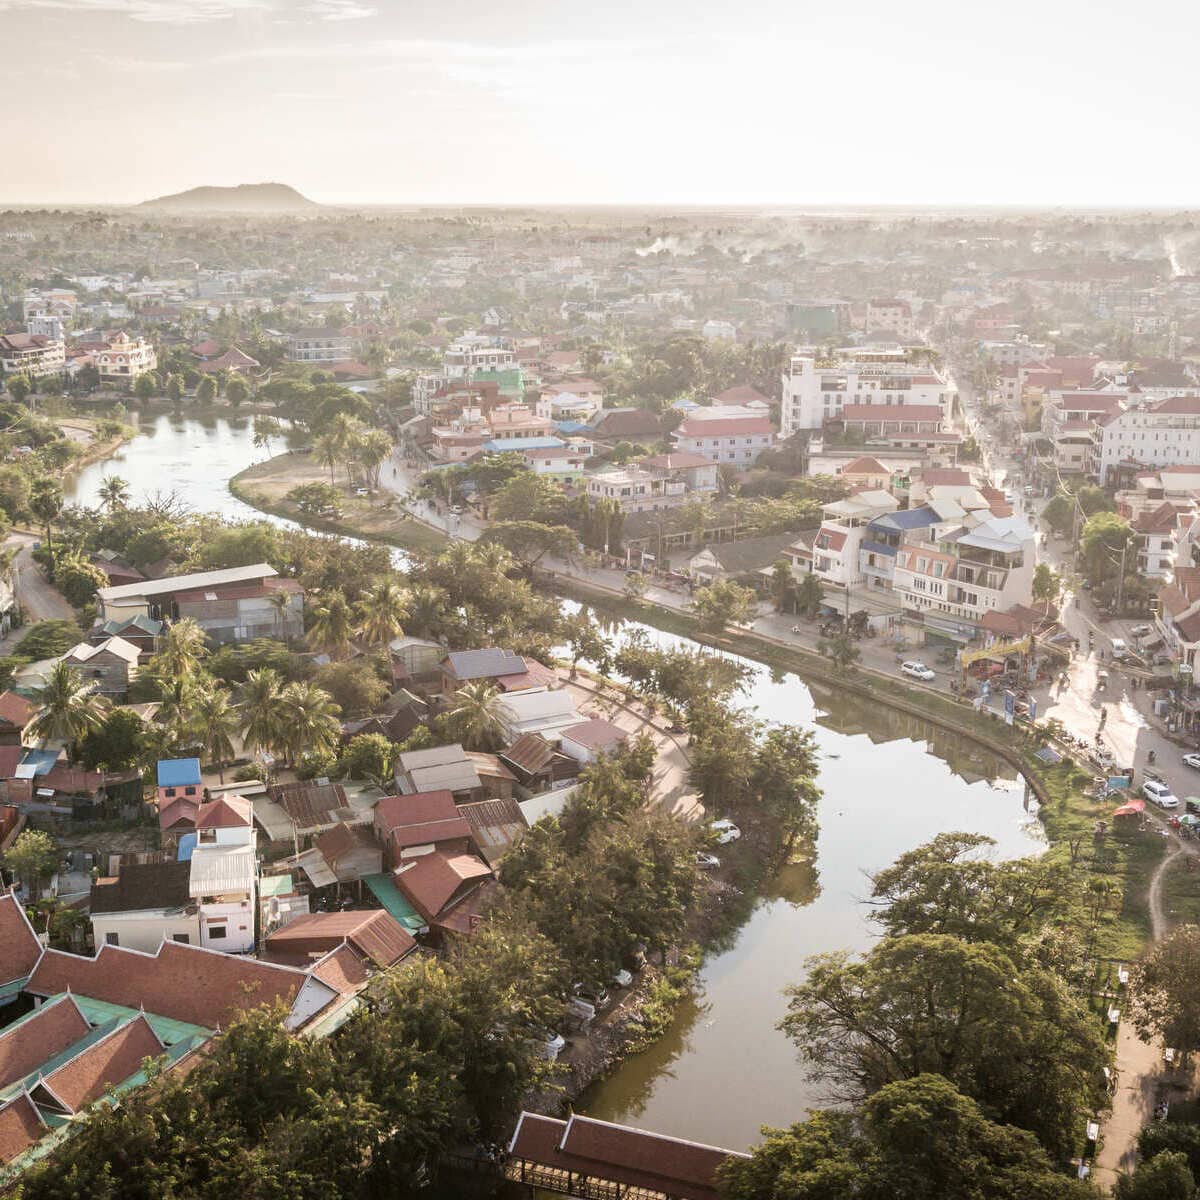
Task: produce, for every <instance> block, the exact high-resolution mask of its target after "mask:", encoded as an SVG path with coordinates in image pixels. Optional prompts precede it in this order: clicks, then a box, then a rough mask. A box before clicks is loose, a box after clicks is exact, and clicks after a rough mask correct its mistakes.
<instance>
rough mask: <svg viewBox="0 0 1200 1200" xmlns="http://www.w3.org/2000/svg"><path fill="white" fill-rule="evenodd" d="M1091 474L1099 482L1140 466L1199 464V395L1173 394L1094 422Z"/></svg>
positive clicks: (1108, 483) (1117, 478) (1107, 481)
mask: <svg viewBox="0 0 1200 1200" xmlns="http://www.w3.org/2000/svg"><path fill="white" fill-rule="evenodd" d="M1093 428H1094V437H1095V451H1094V458H1093V468H1092V474H1094V475H1095V477H1096V478H1097V479H1098V480H1099V482H1100V484H1101V486H1104V487H1110V486H1113V485H1115V484H1116V483H1118V482H1119V481H1120V479H1121V477H1122V475H1123V474H1136V473H1137V468H1139V467H1152V468H1154V467H1173V466H1195V465H1200V396H1172V397H1170V398H1168V399H1165V400H1152V401H1150V402H1149V403H1148V404H1142V405H1139V406H1137V407H1132V406H1131V407H1129V408H1127V409H1125V411H1124V412H1120V413H1116V414H1114V415H1111V416H1106V417H1101V418H1100V419H1098V420H1097V421H1096V422H1095V423H1094V427H1093Z"/></svg>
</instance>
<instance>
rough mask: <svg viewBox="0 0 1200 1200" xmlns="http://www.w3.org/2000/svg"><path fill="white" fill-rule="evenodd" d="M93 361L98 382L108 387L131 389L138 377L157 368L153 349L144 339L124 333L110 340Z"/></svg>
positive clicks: (156, 359) (156, 357)
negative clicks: (94, 361)
mask: <svg viewBox="0 0 1200 1200" xmlns="http://www.w3.org/2000/svg"><path fill="white" fill-rule="evenodd" d="M95 359H96V370H97V371H98V372H99V373H100V382H101V383H102V384H107V385H108V386H110V387H112V386H116V387H132V386H133V382H134V380H135V379H137V378H138V376H139V375H145V374H146V373H147V372H148V371H153V370H154V369H155V368H156V367H157V366H158V355H157V354H156V353H155V351H154V347H153V346H152V345H151V344H150V343H149V342H148V341H146V339H145V338H141V337H137V338H134V337H130V336H129V334H127V333H125V332H124V331H122V332H121V333H118V334H116V335H114V336H113V337H112V338H110V339H109V341H108V344H107V345H106V346H105V347H104V348H103V349H102V350H98V351H97V352H96V355H95Z"/></svg>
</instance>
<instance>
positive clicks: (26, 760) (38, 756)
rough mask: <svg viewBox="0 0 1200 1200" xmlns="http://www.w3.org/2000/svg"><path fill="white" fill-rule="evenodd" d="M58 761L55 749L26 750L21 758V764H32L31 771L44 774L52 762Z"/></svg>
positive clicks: (35, 773) (52, 764)
mask: <svg viewBox="0 0 1200 1200" xmlns="http://www.w3.org/2000/svg"><path fill="white" fill-rule="evenodd" d="M56 762H58V751H57V750H26V751H25V754H24V756H23V757H22V758H21V765H22V766H23V767H24V766H29V765H30V764H32V765H33V773H34V775H35V776H37V775H45V774H46V773H47V772H48V771H49V770H50V768H51V767H52V766H54V764H55V763H56Z"/></svg>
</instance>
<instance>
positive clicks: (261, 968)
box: [27, 942, 305, 1029]
mask: <svg viewBox="0 0 1200 1200" xmlns="http://www.w3.org/2000/svg"><path fill="white" fill-rule="evenodd" d="M304 978H305V977H304V973H303V972H301V971H297V970H295V969H292V968H288V967H281V966H276V965H274V964H270V963H263V962H256V961H255V960H253V959H249V958H235V957H234V956H233V955H230V954H221V953H220V952H219V951H215V950H205V949H202V948H201V947H199V946H187V945H183V944H182V943H180V942H163V943H162V944H161V945H160V946H159V948H158V950H156V951H155V952H154V953H153V954H144V953H142V952H141V951H138V950H127V949H125V948H124V947H123V946H109V945H104V946H101V947H100V951H99V953H98V954H97V955H96V957H95V958H83V957H81V956H80V955H78V954H66V953H64V952H63V951H61V950H47V951H46V952H45V954H43V955H42V957H41V960H40V961H39V962H38V964H37V969H36V970H35V971H34V972H33V977H32V978H31V979H30V980H29V983H28V985H27V990H28V991H30V992H32V993H33V994H34V995H36V996H56V995H57V994H58V993H59V992H65V991H72V992H78V993H79V994H80V995H83V996H90V997H92V998H93V999H96V1000H106V1001H108V1002H109V1003H110V1004H121V1005H124V1006H125V1007H127V1008H145V1010H146V1011H147V1012H149V1013H154V1014H156V1015H157V1016H160V1017H172V1018H174V1019H175V1020H177V1021H187V1022H189V1023H190V1024H193V1025H203V1026H205V1027H207V1028H209V1029H215V1028H216V1027H217V1026H218V1025H228V1024H229V1022H230V1021H232V1020H233V1019H234V1018H235V1017H236V1016H237V1015H238V1014H239V1013H242V1012H245V1011H246V1010H247V1009H251V1008H255V1007H257V1006H258V1005H260V1004H272V1003H274V1002H275V1001H281V1002H282V1003H283V1004H285V1005H288V1006H290V1005H291V1004H292V1002H293V1001H294V1000H295V998H296V994H297V992H299V990H300V988H301V986H302V985H303V983H304Z"/></svg>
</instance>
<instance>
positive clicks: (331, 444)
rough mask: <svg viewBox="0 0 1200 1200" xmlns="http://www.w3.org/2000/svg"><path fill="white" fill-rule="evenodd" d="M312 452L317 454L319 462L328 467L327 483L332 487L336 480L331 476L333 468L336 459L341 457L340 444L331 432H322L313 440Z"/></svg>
mask: <svg viewBox="0 0 1200 1200" xmlns="http://www.w3.org/2000/svg"><path fill="white" fill-rule="evenodd" d="M313 453H314V454H315V455H316V456H317V461H318V462H319V463H323V464H324V465H325V466H327V467H328V468H329V485H330V487H332V486H333V485H334V484H335V483H336V482H337V481H336V480H335V479H334V477H333V468H334V467H335V466H337V463H338V460H339V459H340V458H341V457H342V448H341V446H339V445H338V442H337V439H336V438H334V437H333V436H332V435H331V434H328V433H323V434H321V436H320V437H319V438H317V440H316V441H315V442H313Z"/></svg>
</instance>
